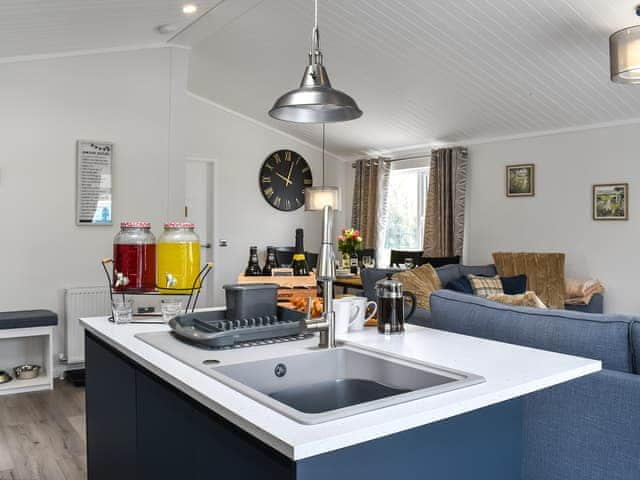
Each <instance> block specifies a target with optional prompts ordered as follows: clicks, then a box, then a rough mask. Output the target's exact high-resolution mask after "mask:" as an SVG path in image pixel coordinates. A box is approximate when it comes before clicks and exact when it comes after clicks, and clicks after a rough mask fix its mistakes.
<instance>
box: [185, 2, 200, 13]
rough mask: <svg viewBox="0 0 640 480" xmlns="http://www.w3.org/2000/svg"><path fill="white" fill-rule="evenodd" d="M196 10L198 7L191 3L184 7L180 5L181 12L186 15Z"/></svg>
mask: <svg viewBox="0 0 640 480" xmlns="http://www.w3.org/2000/svg"><path fill="white" fill-rule="evenodd" d="M197 11H198V7H197V6H196V5H194V4H193V3H187V4H186V5H185V6H184V7H182V13H184V14H186V15H191V14H192V13H196V12H197Z"/></svg>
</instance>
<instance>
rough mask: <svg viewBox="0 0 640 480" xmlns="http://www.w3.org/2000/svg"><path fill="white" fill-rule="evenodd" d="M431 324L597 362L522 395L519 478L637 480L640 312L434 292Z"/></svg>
mask: <svg viewBox="0 0 640 480" xmlns="http://www.w3.org/2000/svg"><path fill="white" fill-rule="evenodd" d="M430 322H431V325H432V327H433V328H437V329H441V330H447V331H451V332H456V333H461V334H465V335H471V336H475V337H482V338H487V339H491V340H498V341H501V342H507V343H512V344H518V345H524V346H527V347H533V348H539V349H543V350H550V351H554V352H560V353H566V354H571V355H578V356H583V357H588V358H594V359H599V360H601V361H602V363H603V370H602V371H601V372H598V373H596V374H593V375H589V376H586V377H583V378H580V379H577V380H574V381H571V382H568V383H565V384H561V385H558V386H555V387H552V388H549V389H546V390H543V391H540V392H537V393H535V394H532V395H529V396H527V397H526V398H525V400H524V457H523V465H522V468H523V471H522V473H523V475H522V478H523V479H524V480H605V479H606V480H614V479H616V480H632V479H633V480H637V479H640V375H638V373H640V317H635V316H625V315H596V314H589V313H580V312H575V311H567V310H542V309H533V308H523V307H512V306H506V305H502V304H499V303H495V302H490V301H488V300H485V299H483V298H478V297H474V296H472V295H465V294H460V293H457V292H452V291H447V290H439V291H437V292H435V293H434V294H433V295H432V296H431V318H430Z"/></svg>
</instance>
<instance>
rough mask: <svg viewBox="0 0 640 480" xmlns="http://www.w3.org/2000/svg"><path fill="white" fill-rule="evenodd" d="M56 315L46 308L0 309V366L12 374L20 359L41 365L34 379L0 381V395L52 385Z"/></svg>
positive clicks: (50, 387)
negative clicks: (14, 310)
mask: <svg viewBox="0 0 640 480" xmlns="http://www.w3.org/2000/svg"><path fill="white" fill-rule="evenodd" d="M57 325H58V316H57V315H56V314H55V313H54V312H51V311H49V310H23V311H17V312H0V369H5V370H6V371H7V373H9V375H11V376H12V377H15V375H14V372H13V368H14V367H16V366H18V365H22V364H24V363H35V364H36V365H39V366H40V367H41V370H40V375H39V376H38V377H36V378H34V379H29V380H25V379H15V378H14V379H13V380H12V381H10V382H8V383H3V384H0V395H6V394H11V393H23V392H33V391H36V390H50V389H52V388H53V329H54V328H55V327H56V326H57Z"/></svg>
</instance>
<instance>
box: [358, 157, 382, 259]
mask: <svg viewBox="0 0 640 480" xmlns="http://www.w3.org/2000/svg"><path fill="white" fill-rule="evenodd" d="M354 166H355V170H356V171H355V181H354V186H353V207H352V215H351V225H352V226H353V227H354V228H357V229H358V230H360V232H361V234H362V243H363V245H362V247H363V248H374V249H376V250H378V249H379V248H378V247H380V248H382V247H383V246H384V234H385V232H386V227H387V193H388V191H389V172H390V171H391V167H390V164H389V161H388V160H387V159H384V158H377V159H373V160H358V161H357V162H355V164H354Z"/></svg>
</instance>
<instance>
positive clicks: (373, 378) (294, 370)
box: [209, 347, 484, 424]
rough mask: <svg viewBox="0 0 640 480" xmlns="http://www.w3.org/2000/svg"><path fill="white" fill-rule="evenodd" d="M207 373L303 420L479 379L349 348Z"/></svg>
mask: <svg viewBox="0 0 640 480" xmlns="http://www.w3.org/2000/svg"><path fill="white" fill-rule="evenodd" d="M209 374H210V375H211V376H213V377H215V378H216V379H218V380H219V381H221V382H223V383H225V384H226V385H228V386H230V387H232V388H234V389H235V390H237V391H239V392H241V393H243V394H245V395H247V396H248V397H251V398H253V399H254V400H256V401H258V402H260V403H262V404H264V405H266V406H267V407H270V408H272V409H273V410H276V411H278V412H280V413H282V414H284V415H286V416H288V417H289V418H292V419H293V420H295V421H297V422H300V423H305V424H315V423H321V422H326V421H330V420H336V419H339V418H344V417H348V416H351V415H355V414H358V413H363V412H367V411H371V410H377V409H379V408H383V407H387V406H391V405H396V404H399V403H404V402H408V401H412V400H416V399H419V398H424V397H428V396H433V395H438V394H443V393H445V392H449V391H451V390H457V389H459V388H464V387H468V386H471V385H475V384H478V383H482V382H484V378H482V377H480V376H478V375H473V374H470V373H465V372H460V371H455V370H451V369H448V368H444V367H439V366H435V365H430V364H427V363H422V362H414V361H407V360H404V359H400V358H396V357H393V356H390V355H386V354H380V353H377V352H371V351H367V350H361V349H356V348H353V347H339V348H335V349H330V350H324V351H316V352H310V353H302V354H298V355H290V356H285V357H278V358H269V359H265V360H257V361H250V362H245V363H238V364H233V365H228V366H218V367H212V368H211V370H210V372H209Z"/></svg>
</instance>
